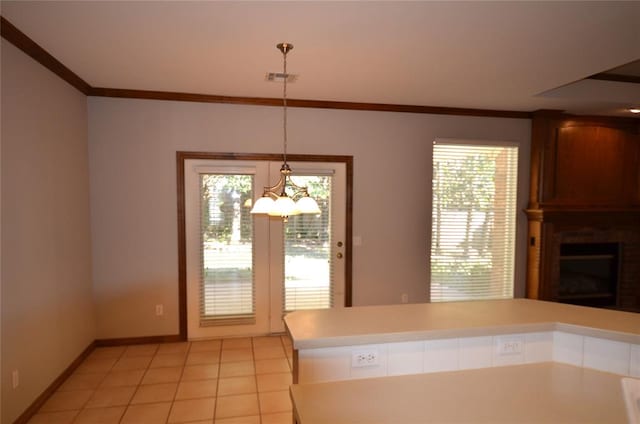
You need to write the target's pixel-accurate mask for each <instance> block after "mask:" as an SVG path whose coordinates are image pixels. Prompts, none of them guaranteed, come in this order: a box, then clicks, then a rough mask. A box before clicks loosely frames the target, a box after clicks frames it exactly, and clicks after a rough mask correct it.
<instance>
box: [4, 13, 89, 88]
mask: <svg viewBox="0 0 640 424" xmlns="http://www.w3.org/2000/svg"><path fill="white" fill-rule="evenodd" d="M0 29H1V30H0V33H1V35H2V38H4V39H5V40H7V41H8V42H10V43H11V44H13V45H14V46H16V47H17V48H19V49H20V50H22V52H24V53H25V54H27V55H28V56H31V57H32V58H33V59H34V60H35V61H36V62H38V63H40V64H41V65H42V66H44V67H45V68H47V69H48V70H50V71H51V72H53V73H54V74H56V75H57V76H59V77H60V78H62V79H63V80H65V81H66V82H68V83H69V84H71V85H72V86H73V87H75V88H76V89H77V90H78V91H80V92H81V93H83V94H85V95H87V96H88V95H89V92H90V91H91V86H90V85H89V84H88V83H87V82H86V81H85V80H83V79H82V78H80V77H79V76H78V75H76V74H75V73H74V72H73V71H72V70H71V69H69V68H67V67H66V66H64V65H63V64H62V62H60V61H59V60H58V59H56V58H55V57H53V56H52V55H51V54H49V52H47V51H46V50H45V49H43V48H42V47H40V45H38V43H36V42H35V41H33V40H32V39H31V38H29V37H28V36H27V35H26V34H25V33H23V32H22V31H20V30H19V29H18V28H16V27H15V26H14V25H13V24H12V23H11V22H9V21H8V20H6V19H5V18H4V16H0Z"/></svg>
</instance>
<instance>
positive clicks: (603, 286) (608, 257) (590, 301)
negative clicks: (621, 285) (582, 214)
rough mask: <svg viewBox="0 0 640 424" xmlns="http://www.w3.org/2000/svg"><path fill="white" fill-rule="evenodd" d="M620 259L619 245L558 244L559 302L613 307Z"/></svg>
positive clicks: (615, 298) (616, 292) (616, 293)
mask: <svg viewBox="0 0 640 424" xmlns="http://www.w3.org/2000/svg"><path fill="white" fill-rule="evenodd" d="M619 256H620V245H619V243H563V244H561V245H560V278H559V286H558V301H560V302H563V303H573V304H577V305H585V306H597V307H615V306H616V304H617V295H618V274H619V272H618V270H619V261H618V258H619Z"/></svg>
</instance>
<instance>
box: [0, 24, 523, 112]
mask: <svg viewBox="0 0 640 424" xmlns="http://www.w3.org/2000/svg"><path fill="white" fill-rule="evenodd" d="M0 20H1V27H2V34H1V35H2V38H4V39H5V40H7V41H8V42H10V43H11V44H13V45H14V46H16V47H17V48H18V49H20V50H22V51H23V52H24V53H25V54H27V55H28V56H30V57H32V58H33V59H34V60H35V61H37V62H38V63H40V64H41V65H42V66H44V67H45V68H47V69H49V70H50V71H51V72H53V73H54V74H56V75H58V76H59V77H60V78H62V79H63V80H64V81H66V82H68V83H69V84H71V85H72V86H73V87H75V88H76V89H77V90H78V91H80V92H81V93H83V94H85V95H87V96H95V97H119V98H128V99H150V100H170V101H179V102H199V103H225V104H237V105H252V106H280V107H281V106H282V99H279V98H266V97H265V98H263V97H234V96H219V95H214V94H198V93H179V92H169V91H149V90H129V89H121V88H106V87H92V86H91V85H89V84H88V83H87V82H86V81H84V80H83V79H82V78H80V77H79V76H78V75H77V74H75V73H74V72H73V71H72V70H70V69H69V68H67V67H66V66H65V65H64V64H62V62H60V61H59V60H58V59H56V58H55V57H53V56H52V55H51V54H50V53H49V52H47V51H46V50H45V49H43V48H42V47H41V46H40V45H38V44H37V43H36V42H35V41H33V40H32V39H31V38H29V37H28V36H27V35H26V34H24V33H23V32H22V31H20V30H19V29H18V28H16V27H15V26H14V25H13V24H12V23H11V22H9V21H8V20H7V19H5V18H4V16H0ZM287 105H288V106H290V107H300V108H313V109H340V110H360V111H378V112H401V113H421V114H429V115H456V116H478V117H491V118H511V119H531V117H532V114H531V112H522V111H509V110H492V109H467V108H456V107H440V106H420V105H402V104H386V103H359V102H340V101H330V100H306V99H288V100H287Z"/></svg>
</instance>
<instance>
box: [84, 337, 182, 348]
mask: <svg viewBox="0 0 640 424" xmlns="http://www.w3.org/2000/svg"><path fill="white" fill-rule="evenodd" d="M181 341H183V339H182V338H181V337H180V335H179V334H168V335H164V336H142V337H122V338H117V339H96V342H95V343H96V347H107V346H125V345H137V344H152V343H175V342H181Z"/></svg>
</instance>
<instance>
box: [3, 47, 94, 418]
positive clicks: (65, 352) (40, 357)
mask: <svg viewBox="0 0 640 424" xmlns="http://www.w3.org/2000/svg"><path fill="white" fill-rule="evenodd" d="M87 156H88V155H87V106H86V97H85V96H84V95H83V94H81V93H79V92H78V91H77V90H76V89H74V88H72V87H71V86H69V85H68V84H67V83H65V82H64V81H62V80H61V79H60V78H58V77H57V76H55V75H53V74H52V73H51V72H49V71H48V70H46V69H45V68H43V67H42V66H40V65H39V64H37V63H36V62H34V61H33V60H32V59H31V58H29V57H27V56H26V55H24V54H23V53H22V52H20V51H18V50H17V49H16V48H15V47H14V46H12V45H10V44H9V43H7V42H6V41H5V40H2V420H1V421H2V422H3V423H10V422H13V421H14V419H15V418H17V416H18V415H19V414H20V413H22V412H23V411H24V409H25V408H27V407H28V406H29V405H30V404H31V403H32V402H33V401H34V400H35V398H36V397H37V396H38V395H40V394H41V393H42V391H43V390H44V389H45V388H46V387H47V386H48V385H49V384H51V382H52V381H53V380H54V379H55V378H56V377H58V376H59V375H60V374H61V373H62V371H64V369H65V368H66V367H68V366H69V365H70V363H71V362H72V361H73V360H74V359H75V358H76V357H77V356H78V355H79V354H80V353H81V352H82V351H83V350H84V349H85V348H86V347H87V346H88V345H89V344H90V343H91V342H92V341H93V340H94V338H95V319H94V306H93V295H92V287H91V242H90V236H89V230H90V224H89V178H88V173H89V171H88V157H87ZM12 370H19V372H20V385H19V387H18V388H17V389H15V390H14V389H12V387H11V372H12Z"/></svg>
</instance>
